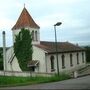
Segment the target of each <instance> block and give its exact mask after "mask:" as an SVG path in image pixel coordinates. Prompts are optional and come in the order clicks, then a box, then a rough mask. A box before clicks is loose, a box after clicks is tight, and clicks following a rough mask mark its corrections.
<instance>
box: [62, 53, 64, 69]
mask: <svg viewBox="0 0 90 90" xmlns="http://www.w3.org/2000/svg"><path fill="white" fill-rule="evenodd" d="M62 68H63V69H64V68H65V56H64V55H62Z"/></svg>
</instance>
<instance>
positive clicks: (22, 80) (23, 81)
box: [0, 74, 70, 87]
mask: <svg viewBox="0 0 90 90" xmlns="http://www.w3.org/2000/svg"><path fill="white" fill-rule="evenodd" d="M69 78H70V76H69V75H65V74H60V75H59V76H57V75H54V76H52V77H42V76H36V77H15V76H0V87H2V86H17V85H30V84H37V83H46V82H55V81H61V80H66V79H69Z"/></svg>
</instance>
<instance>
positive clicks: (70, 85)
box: [0, 75, 90, 90]
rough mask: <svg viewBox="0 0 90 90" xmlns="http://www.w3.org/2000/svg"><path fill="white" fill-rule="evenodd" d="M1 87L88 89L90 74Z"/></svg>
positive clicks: (89, 89) (54, 89) (42, 89)
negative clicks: (46, 81)
mask: <svg viewBox="0 0 90 90" xmlns="http://www.w3.org/2000/svg"><path fill="white" fill-rule="evenodd" d="M1 89H9V90H10V89H11V90H12V89H23V90H26V89H31V90H32V89H39V90H44V89H53V90H56V89H63V90H64V89H68V90H70V89H71V90H73V89H74V90H77V89H79V90H83V89H84V90H90V75H89V76H84V77H80V78H76V79H69V80H64V81H59V82H53V83H44V84H37V85H28V86H17V87H7V88H0V90H1Z"/></svg>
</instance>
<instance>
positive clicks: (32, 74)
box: [0, 71, 54, 77]
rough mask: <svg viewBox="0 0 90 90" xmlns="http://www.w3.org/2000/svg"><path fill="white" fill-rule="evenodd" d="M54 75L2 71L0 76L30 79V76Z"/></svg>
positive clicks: (50, 74) (48, 74)
mask: <svg viewBox="0 0 90 90" xmlns="http://www.w3.org/2000/svg"><path fill="white" fill-rule="evenodd" d="M52 75H54V73H36V72H18V71H0V76H20V77H29V76H45V77H49V76H52Z"/></svg>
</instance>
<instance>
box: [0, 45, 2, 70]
mask: <svg viewBox="0 0 90 90" xmlns="http://www.w3.org/2000/svg"><path fill="white" fill-rule="evenodd" d="M0 70H3V48H1V47H0Z"/></svg>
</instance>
